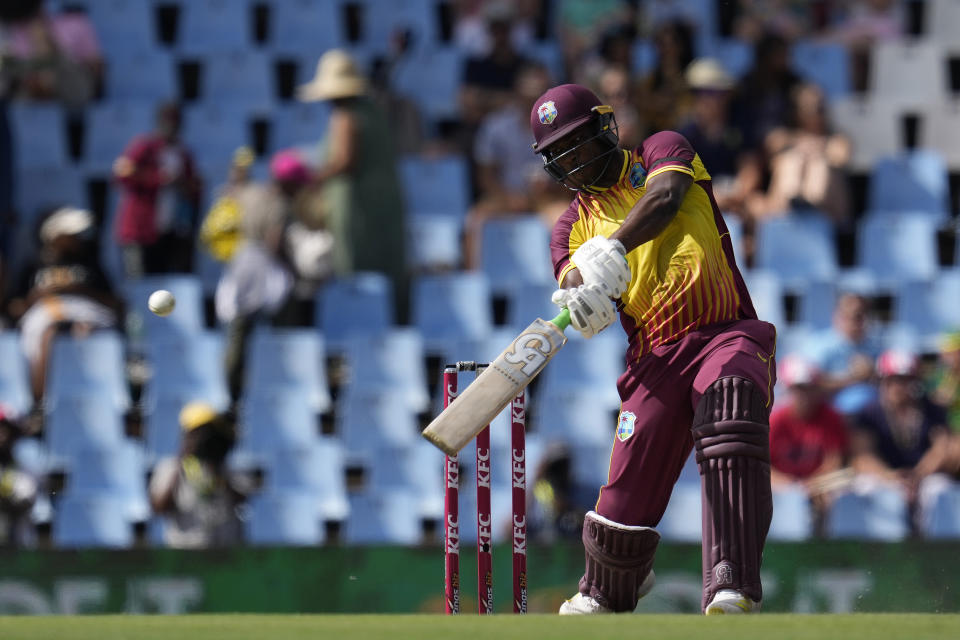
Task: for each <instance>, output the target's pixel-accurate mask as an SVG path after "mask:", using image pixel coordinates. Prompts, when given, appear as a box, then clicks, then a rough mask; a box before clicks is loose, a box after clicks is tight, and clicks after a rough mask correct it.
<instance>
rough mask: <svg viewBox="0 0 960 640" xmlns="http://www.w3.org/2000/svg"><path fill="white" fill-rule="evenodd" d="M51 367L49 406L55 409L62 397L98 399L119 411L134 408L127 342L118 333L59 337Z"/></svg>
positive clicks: (54, 345)
mask: <svg viewBox="0 0 960 640" xmlns="http://www.w3.org/2000/svg"><path fill="white" fill-rule="evenodd" d="M48 367H49V375H48V377H47V384H46V393H45V399H46V402H47V404H48V406H55V405H56V403H57V402H58V401H59V400H60V398H62V397H67V396H78V395H89V396H91V397H97V398H99V399H102V400H105V401H107V402H110V403H112V404H113V406H115V407H117V408H118V409H125V408H126V407H128V406H129V405H130V391H129V388H128V387H127V380H126V373H125V370H124V353H123V341H122V339H121V337H120V335H119V334H118V333H114V332H112V331H98V332H95V333H93V334H92V335H90V336H89V337H86V338H71V337H67V336H58V337H57V338H56V339H55V340H54V343H53V350H52V355H51V358H50V363H49V365H48Z"/></svg>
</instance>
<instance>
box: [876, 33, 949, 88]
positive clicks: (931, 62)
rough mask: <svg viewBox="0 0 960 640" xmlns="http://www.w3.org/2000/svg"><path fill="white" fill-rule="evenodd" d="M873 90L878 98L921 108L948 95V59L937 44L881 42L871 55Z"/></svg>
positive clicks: (898, 41) (921, 41)
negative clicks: (908, 99) (911, 102)
mask: <svg viewBox="0 0 960 640" xmlns="http://www.w3.org/2000/svg"><path fill="white" fill-rule="evenodd" d="M871 54H872V55H871V64H870V87H871V91H872V92H873V94H874V95H875V96H879V97H886V98H894V99H900V100H903V98H904V97H905V96H909V97H911V99H913V100H914V101H915V102H916V103H917V104H923V103H924V102H928V101H930V100H936V99H939V98H941V97H943V96H945V95H946V93H947V86H948V84H947V56H946V53H945V52H944V50H943V48H942V47H941V46H940V44H939V43H937V42H933V41H923V40H920V41H909V40H892V41H883V42H878V43H876V45H875V46H874V47H873V49H872V51H871Z"/></svg>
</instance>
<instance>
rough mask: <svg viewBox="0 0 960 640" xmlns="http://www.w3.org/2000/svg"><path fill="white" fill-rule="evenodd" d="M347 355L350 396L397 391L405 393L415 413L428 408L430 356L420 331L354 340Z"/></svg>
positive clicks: (397, 330)
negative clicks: (427, 364) (427, 363)
mask: <svg viewBox="0 0 960 640" xmlns="http://www.w3.org/2000/svg"><path fill="white" fill-rule="evenodd" d="M345 354H346V359H347V366H348V367H349V372H350V373H349V381H348V383H347V388H346V390H345V393H346V394H347V395H351V394H355V393H358V392H359V393H360V394H361V395H362V394H363V393H364V392H385V391H389V390H391V389H393V390H396V391H398V392H400V393H402V395H403V397H404V399H405V400H406V402H407V404H408V406H409V408H410V410H411V411H413V412H415V413H420V412H421V411H425V410H426V409H427V408H428V404H429V402H430V397H429V393H428V390H427V374H426V359H425V358H426V356H425V353H424V347H423V337H422V336H421V335H420V333H419V332H418V331H417V330H416V329H412V328H409V327H400V328H395V329H391V330H389V331H387V332H384V333H383V334H381V335H378V336H371V337H359V338H356V339H353V340H350V341H349V342H348V343H347V347H346V350H345Z"/></svg>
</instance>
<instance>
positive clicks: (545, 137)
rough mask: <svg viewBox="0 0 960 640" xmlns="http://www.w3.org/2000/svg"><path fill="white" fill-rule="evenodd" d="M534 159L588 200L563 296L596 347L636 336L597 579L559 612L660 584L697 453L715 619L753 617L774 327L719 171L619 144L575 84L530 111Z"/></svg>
mask: <svg viewBox="0 0 960 640" xmlns="http://www.w3.org/2000/svg"><path fill="white" fill-rule="evenodd" d="M530 126H531V128H532V130H533V136H534V139H535V140H536V143H535V144H534V151H535V152H536V153H538V154H540V155H541V156H542V158H543V163H544V169H545V170H546V171H547V173H548V174H550V176H552V177H553V178H554V179H555V180H556V181H558V182H560V183H561V184H563V185H564V186H566V187H568V188H569V189H571V190H572V191H574V192H575V193H576V195H575V197H574V198H573V202H571V203H570V207H569V208H568V209H567V211H566V213H564V214H563V216H562V217H561V218H560V219H559V220H558V221H557V223H556V225H555V227H554V229H553V233H552V237H551V251H552V255H553V264H554V272H555V275H556V277H557V281H558V282H559V285H560V289H559V290H558V291H556V292H555V293H554V295H553V300H554V302H555V303H556V304H558V305H559V306H561V307H566V308H567V309H569V310H570V316H571V324H572V325H573V327H574V328H575V329H576V330H577V331H579V332H580V333H581V334H583V336H584V337H587V338H589V337H591V336H594V335H596V334H597V333H599V332H600V331H603V330H604V329H606V328H607V327H608V326H610V325H611V324H612V323H613V321H614V320H615V319H616V317H617V312H618V310H619V316H620V324H621V325H622V326H623V329H624V331H626V334H627V338H628V341H629V347H628V349H627V357H626V371H624V373H623V375H621V376H620V378H619V380H618V382H617V387H618V391H619V393H620V399H621V410H620V415H619V421H618V424H617V430H616V438H615V440H614V444H613V453H612V455H611V459H610V469H609V473H608V477H607V483H606V484H605V485H604V486H603V487H601V489H600V495H599V498H598V500H597V503H596V506H595V508H594V509H593V510H592V511H590V512H588V513H587V515H586V519H585V521H584V525H583V546H584V551H585V555H586V570H585V572H584V575H583V577H582V578H581V579H580V588H579V592H578V593H577V594H575V595H574V596H573V597H572V598H570V599H569V600H567V601H566V602H565V603H564V604H563V605H562V606H561V607H560V613H561V614H586V613H610V612H628V611H633V609H634V608H635V607H636V605H637V601H638V600H639V599H640V598H641V597H643V596H644V595H646V594H647V593H648V592H649V591H650V589H651V588H652V587H653V583H654V575H653V572H652V571H651V567H652V566H653V559H654V553H655V552H656V549H657V543H658V542H659V540H660V534H659V533H658V532H657V530H656V529H655V528H654V527H656V525H657V523H658V522H659V521H660V518H661V517H662V516H663V512H664V510H665V509H666V506H667V501H668V500H669V499H670V493H671V491H672V489H673V485H674V483H675V482H676V480H677V477H678V476H679V474H680V470H681V468H682V467H683V464H684V461H685V460H686V458H687V456H688V455H689V454H690V449H691V448H695V449H696V460H697V464H698V466H699V469H700V477H701V487H702V489H701V495H702V502H703V514H702V518H703V602H702V609H703V611H704V613H706V614H707V615H714V614H724V613H744V612H749V611H753V610H756V609H757V608H759V606H760V601H761V599H762V597H763V594H762V591H761V586H760V560H761V555H762V552H763V545H764V542H765V540H766V536H767V530H768V529H769V526H770V518H771V516H772V513H773V506H772V497H771V493H770V445H769V420H768V417H769V411H770V406H771V404H772V402H773V385H774V381H775V380H774V376H775V373H774V372H775V370H776V367H775V364H774V348H775V343H776V330H775V328H774V327H773V325H771V324H769V323H767V322H762V321H760V320H758V319H757V314H756V312H755V311H754V309H753V303H752V302H751V301H750V295H749V294H748V293H747V289H746V286H745V285H744V281H743V277H742V276H741V275H740V272H739V270H738V269H737V265H736V262H735V260H734V254H733V246H732V244H731V242H730V234H729V233H728V231H727V227H726V224H725V223H724V220H723V216H722V215H721V213H720V210H719V209H718V208H717V204H716V201H715V200H714V198H713V193H712V187H711V181H710V175H709V174H708V173H707V169H706V168H705V167H704V166H703V163H702V162H701V161H700V158H699V157H698V156H697V154H696V152H695V151H694V149H692V148H691V147H690V144H689V143H688V142H687V140H686V139H685V138H684V137H683V136H681V135H680V134H678V133H675V132H673V131H662V132H660V133H656V134H654V135H652V136H650V137H649V138H647V139H646V140H644V141H643V143H642V144H641V145H640V146H639V147H637V148H635V149H621V148H620V146H619V138H618V136H617V125H616V120H615V118H614V114H613V110H612V109H611V108H610V107H609V106H606V105H603V104H601V102H600V100H599V99H598V98H597V97H596V95H594V94H593V93H592V92H591V91H589V90H588V89H586V88H584V87H581V86H579V85H574V84H566V85H560V86H557V87H553V88H552V89H550V90H548V91H547V92H546V93H545V94H543V96H541V97H540V99H539V100H537V102H536V103H534V105H533V109H532V111H531V114H530Z"/></svg>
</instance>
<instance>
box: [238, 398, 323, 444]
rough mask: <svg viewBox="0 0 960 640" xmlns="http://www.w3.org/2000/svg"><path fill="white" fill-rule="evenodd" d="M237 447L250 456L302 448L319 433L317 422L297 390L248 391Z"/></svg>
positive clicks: (315, 438)
mask: <svg viewBox="0 0 960 640" xmlns="http://www.w3.org/2000/svg"><path fill="white" fill-rule="evenodd" d="M240 425H241V430H240V433H241V441H240V445H239V448H240V449H242V450H244V451H246V452H249V453H251V454H252V455H254V456H266V455H270V454H271V453H272V452H277V451H306V450H308V449H310V448H311V447H313V446H315V445H316V442H317V439H318V438H319V437H320V436H319V433H320V430H319V422H318V420H317V415H316V413H315V412H314V411H313V408H312V407H311V406H310V404H309V403H308V402H307V401H306V399H305V398H304V397H303V394H302V392H301V391H297V390H293V389H288V390H286V391H284V392H280V391H278V392H274V393H270V394H257V395H248V396H247V399H246V401H245V402H244V406H243V412H242V413H241V415H240Z"/></svg>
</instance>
